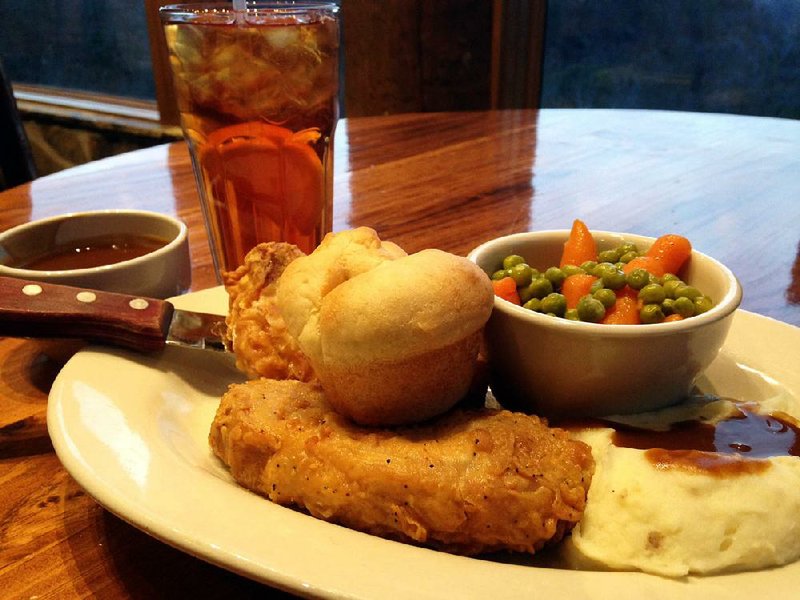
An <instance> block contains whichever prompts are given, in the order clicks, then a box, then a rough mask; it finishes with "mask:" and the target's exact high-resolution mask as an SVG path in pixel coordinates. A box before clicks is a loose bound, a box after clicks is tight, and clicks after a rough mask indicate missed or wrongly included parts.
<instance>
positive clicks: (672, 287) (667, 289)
mask: <svg viewBox="0 0 800 600" xmlns="http://www.w3.org/2000/svg"><path fill="white" fill-rule="evenodd" d="M682 285H685V284H684V283H683V282H682V281H681V280H680V279H666V280H665V281H664V293H665V294H666V295H667V298H672V299H673V300H674V299H675V291H676V290H677V289H678V288H679V287H680V286H682Z"/></svg>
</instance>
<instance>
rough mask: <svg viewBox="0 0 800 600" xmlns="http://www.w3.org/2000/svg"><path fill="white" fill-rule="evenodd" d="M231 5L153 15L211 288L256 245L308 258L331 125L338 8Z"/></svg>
mask: <svg viewBox="0 0 800 600" xmlns="http://www.w3.org/2000/svg"><path fill="white" fill-rule="evenodd" d="M235 4H236V5H237V6H236V7H234V5H232V4H229V3H193V4H178V5H168V6H165V7H163V8H162V9H161V11H160V15H161V20H162V23H163V25H164V32H165V36H166V41H167V47H168V50H169V59H170V65H171V69H172V80H173V85H174V88H175V95H176V97H177V101H178V108H179V111H180V115H181V127H182V129H183V133H184V136H185V138H186V141H187V142H188V144H189V150H190V154H191V157H192V165H193V168H194V174H195V179H196V181H197V187H198V190H199V193H200V199H201V203H202V207H203V214H204V218H205V222H206V226H207V228H208V232H209V237H210V244H211V251H212V256H213V258H214V264H215V268H216V271H217V277H218V278H220V277H221V275H222V273H223V272H225V271H230V270H233V269H235V268H236V267H237V266H238V265H240V264H241V263H242V262H243V259H244V256H245V254H246V253H247V252H248V251H249V250H250V249H251V248H252V247H253V246H255V245H257V244H258V243H260V242H266V241H285V242H290V243H292V244H295V245H297V246H298V247H299V248H300V249H301V250H303V251H304V252H306V253H308V252H311V251H312V250H313V249H314V248H315V247H316V246H317V244H319V242H320V241H321V239H322V237H323V236H324V235H325V234H326V233H327V232H328V231H330V228H331V211H332V195H333V135H334V130H335V128H336V121H337V118H338V113H339V106H338V82H339V21H338V14H337V11H338V7H337V5H336V4H335V3H333V2H322V1H305V0H303V1H297V2H247V3H246V4H244V3H243V2H241V0H238V1H237V2H235ZM242 5H243V6H242Z"/></svg>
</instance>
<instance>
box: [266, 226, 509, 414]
mask: <svg viewBox="0 0 800 600" xmlns="http://www.w3.org/2000/svg"><path fill="white" fill-rule="evenodd" d="M337 238H340V239H338V240H337ZM277 296H278V304H279V307H280V310H281V312H282V313H283V315H284V319H285V320H286V323H287V326H288V327H289V331H290V332H291V333H292V334H293V335H295V336H296V338H297V340H298V342H299V344H300V347H301V349H302V350H303V352H305V353H306V355H307V356H308V357H309V359H310V360H311V363H312V366H313V367H314V371H315V372H316V374H317V376H318V377H319V379H320V381H321V382H322V385H323V387H324V388H325V392H326V396H327V398H328V400H329V402H330V403H331V405H332V406H333V407H334V408H335V409H336V410H337V411H338V412H340V413H342V414H344V415H346V416H348V417H350V418H351V419H353V420H354V421H356V422H358V423H362V424H367V425H396V424H406V423H413V422H418V421H424V420H426V419H428V418H431V417H434V416H436V415H438V414H441V413H443V412H445V411H446V410H448V409H449V408H450V407H452V406H453V405H454V404H455V403H456V402H458V400H460V399H461V398H462V397H463V396H464V395H465V394H466V392H467V390H468V388H469V385H470V382H471V380H472V377H473V375H474V372H475V363H476V359H477V354H478V350H479V346H480V339H481V332H482V329H483V326H484V324H485V323H486V321H487V319H488V318H489V314H490V313H491V310H492V305H493V292H492V287H491V284H490V282H489V280H488V278H487V277H486V275H485V274H484V273H483V271H481V270H480V269H479V268H478V267H477V266H476V265H475V264H473V263H472V262H470V261H468V260H467V259H466V258H462V257H458V256H455V255H453V254H449V253H447V252H442V251H440V250H423V251H422V252H418V253H416V254H412V255H410V256H408V255H405V253H404V252H403V251H402V250H400V249H399V248H398V247H397V246H395V245H393V244H391V245H387V242H381V241H380V240H379V238H378V236H377V234H375V232H374V231H372V230H369V229H367V228H360V229H358V230H353V231H352V232H342V233H340V234H332V235H331V236H328V237H326V239H325V241H324V242H323V244H322V245H320V247H319V248H318V249H317V250H315V251H314V252H313V253H312V254H310V255H308V256H306V257H301V258H299V259H297V260H296V261H294V262H293V263H292V264H291V265H289V267H288V268H287V270H286V272H285V273H284V275H283V276H282V277H281V279H280V280H279V282H278V295H277Z"/></svg>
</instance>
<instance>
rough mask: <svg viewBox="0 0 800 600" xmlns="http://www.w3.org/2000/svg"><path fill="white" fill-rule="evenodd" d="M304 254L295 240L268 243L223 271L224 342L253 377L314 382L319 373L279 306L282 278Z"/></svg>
mask: <svg viewBox="0 0 800 600" xmlns="http://www.w3.org/2000/svg"><path fill="white" fill-rule="evenodd" d="M301 256H304V254H303V252H302V251H301V250H300V249H298V248H297V247H296V246H294V245H292V244H286V243H283V242H269V243H264V244H259V245H258V246H256V247H255V248H253V249H252V250H251V251H250V252H248V254H247V256H246V257H245V260H244V264H242V265H241V266H240V267H239V268H237V269H236V270H235V271H230V272H227V273H225V274H224V284H225V290H226V291H227V292H228V297H229V308H228V316H227V317H226V319H225V323H226V325H227V332H226V335H225V343H226V346H227V347H228V349H229V350H231V351H233V352H234V353H235V354H236V366H237V368H239V370H241V371H242V372H244V373H245V374H246V375H247V376H248V377H251V378H257V377H270V378H275V379H297V380H300V381H311V380H313V379H314V371H313V369H312V368H311V364H310V363H309V362H308V359H307V358H306V356H305V355H304V354H303V352H302V351H301V350H300V348H299V346H298V345H297V342H296V341H295V340H294V338H293V337H292V336H291V335H290V334H289V332H288V331H287V329H286V324H285V323H284V321H283V317H281V314H280V312H279V310H278V307H277V302H276V300H275V290H276V287H277V280H278V278H279V277H280V276H281V274H282V273H283V271H284V270H285V269H286V267H287V266H288V265H289V263H291V262H292V261H293V260H295V259H296V258H299V257H301Z"/></svg>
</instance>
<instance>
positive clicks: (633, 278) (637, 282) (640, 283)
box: [625, 269, 650, 290]
mask: <svg viewBox="0 0 800 600" xmlns="http://www.w3.org/2000/svg"><path fill="white" fill-rule="evenodd" d="M625 282H626V283H627V284H628V285H629V286H631V287H632V288H633V289H634V290H640V289H642V288H643V287H644V286H646V285H647V284H648V283H650V273H648V272H647V271H646V270H644V269H633V270H632V271H631V272H630V273H628V274H627V275H625Z"/></svg>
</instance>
